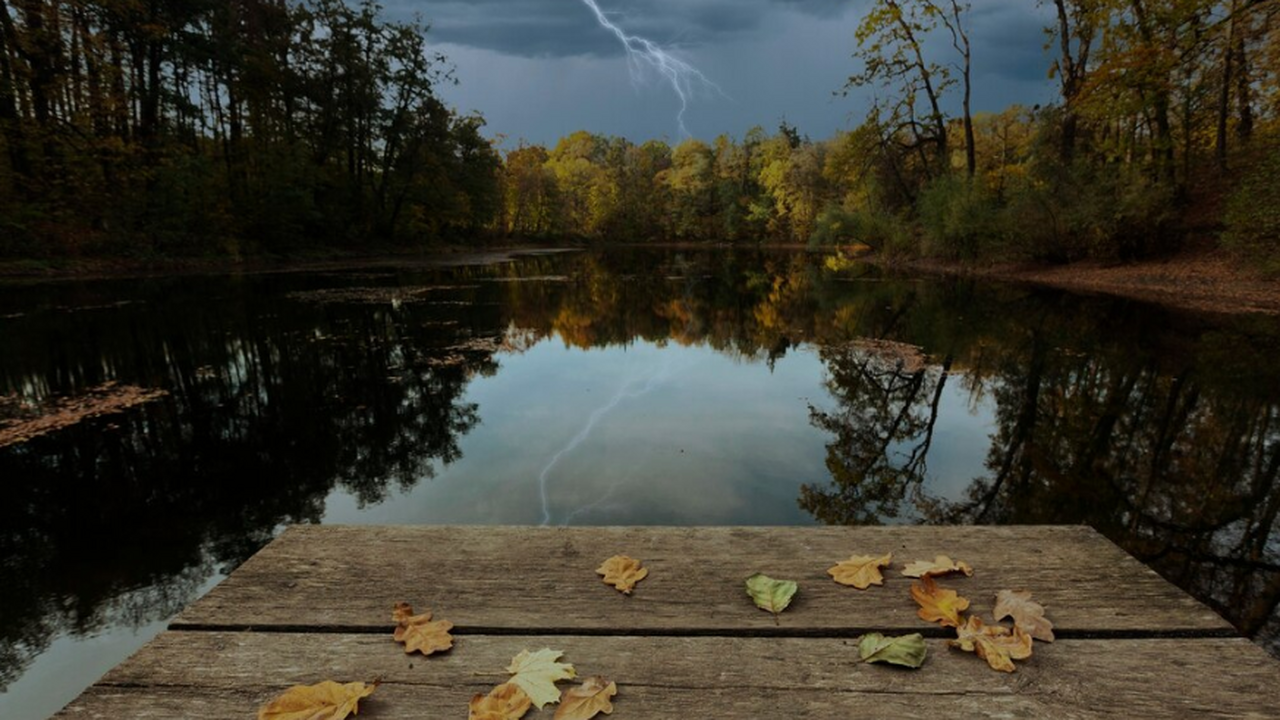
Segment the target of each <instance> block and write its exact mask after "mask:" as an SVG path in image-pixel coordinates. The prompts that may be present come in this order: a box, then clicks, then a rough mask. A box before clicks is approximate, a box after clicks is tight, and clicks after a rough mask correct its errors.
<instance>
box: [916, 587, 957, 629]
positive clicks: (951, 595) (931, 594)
mask: <svg viewBox="0 0 1280 720" xmlns="http://www.w3.org/2000/svg"><path fill="white" fill-rule="evenodd" d="M911 597H913V598H915V601H916V602H917V603H919V604H920V610H919V611H918V613H919V615H920V619H922V620H927V621H929V622H937V623H941V624H942V625H946V626H948V627H960V611H962V610H966V609H968V607H969V601H968V600H966V599H965V598H962V597H960V595H958V594H957V593H956V591H955V590H947V589H945V588H940V587H938V584H937V583H935V582H934V581H933V578H931V577H929V576H928V575H926V576H924V577H923V578H921V580H920V582H918V583H911Z"/></svg>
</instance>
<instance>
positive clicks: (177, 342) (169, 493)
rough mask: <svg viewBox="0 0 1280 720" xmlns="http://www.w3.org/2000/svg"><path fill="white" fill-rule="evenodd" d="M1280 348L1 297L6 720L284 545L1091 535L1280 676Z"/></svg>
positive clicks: (343, 303)
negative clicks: (681, 531)
mask: <svg viewBox="0 0 1280 720" xmlns="http://www.w3.org/2000/svg"><path fill="white" fill-rule="evenodd" d="M1278 351H1280V323H1278V322H1277V320H1276V319H1274V318H1268V317H1259V316H1237V317H1222V316H1205V315H1197V314H1192V313H1185V312H1178V311H1174V310H1169V309H1165V308H1161V307H1157V306H1153V305H1148V304H1144V303H1139V302H1135V301H1129V300H1123V299H1115V298H1105V297H1087V296H1080V295H1073V294H1070V293H1065V292H1061V291H1056V290H1050V289H1044V288H1032V287H1021V286H1014V285H1005V284H997V283H991V282H979V281H973V280H965V279H937V278H926V277H915V276H911V275H893V274H887V273H885V272H882V271H879V270H877V269H876V268H873V267H871V266H867V265H864V264H860V263H856V262H852V261H848V260H846V259H844V258H841V257H838V256H830V255H825V254H819V253H803V252H781V251H778V252H772V251H756V250H731V249H723V248H722V249H705V250H704V249H698V250H613V251H607V252H606V251H600V252H596V251H591V252H565V253H550V252H548V253H530V254H524V255H518V256H514V257H493V258H490V259H489V261H479V260H478V261H476V262H473V263H465V262H450V263H448V264H440V265H425V264H422V263H416V264H414V265H412V266H410V267H396V266H394V265H388V266H385V267H379V266H375V267H361V268H359V269H351V270H330V271H312V272H288V273H283V272H282V273H268V274H248V275H232V276H195V277H181V278H170V279H129V280H101V281H74V282H72V281H66V282H51V283H36V284H8V285H0V488H2V489H3V492H4V495H5V498H4V501H3V503H0V560H2V562H3V564H2V565H0V687H3V688H4V690H3V692H0V717H4V718H6V720H23V719H25V718H44V717H47V716H48V715H49V714H51V713H53V712H55V711H56V710H58V709H59V708H60V707H61V706H62V705H63V704H65V703H66V702H68V701H70V700H71V699H72V698H73V697H74V696H75V695H76V694H78V693H79V692H80V691H81V690H82V689H83V688H84V687H86V686H88V685H89V684H91V683H92V682H93V681H94V680H96V679H97V678H98V677H99V676H100V675H101V674H102V673H103V672H105V671H106V670H107V669H109V668H110V667H112V666H113V665H115V664H116V663H118V662H120V661H121V660H123V659H124V658H125V657H127V656H128V655H129V654H130V653H131V652H133V651H134V650H136V649H137V648H138V647H140V646H141V645H142V644H143V643H145V642H146V641H147V640H148V639H149V638H151V637H152V636H154V635H155V634H156V633H158V632H159V631H160V630H161V629H163V627H164V625H165V623H166V621H167V620H168V619H169V618H170V617H172V616H173V615H174V614H175V613H177V612H178V611H180V610H181V609H182V608H183V607H184V606H185V605H187V604H188V603H190V602H192V601H193V600H195V599H196V598H197V597H199V596H200V595H201V594H203V593H204V592H207V591H208V590H209V589H210V588H211V587H212V586H213V585H215V584H216V583H217V582H218V581H219V580H220V579H221V578H223V577H225V575H226V574H227V573H228V572H230V571H231V570H232V569H234V568H235V567H236V566H237V565H238V564H239V563H241V562H243V561H244V560H245V559H246V558H248V557H249V556H250V555H252V554H253V553H254V552H255V551H256V550H257V549H259V548H260V547H262V546H263V545H264V544H266V543H267V542H269V541H270V540H271V538H272V537H273V536H275V535H276V534H277V533H279V532H280V531H281V529H282V528H283V527H285V526H286V525H288V524H291V523H357V524H359V523H374V524H384V523H409V524H416V523H432V524H527V525H618V524H669V525H805V524H821V523H831V524H868V523H884V524H890V523H961V524H965V523H1002V524H1024V523H1058V524H1064V523H1065V524H1075V523H1083V524H1088V525H1091V526H1093V527H1095V528H1097V529H1098V530H1099V531H1101V532H1102V533H1104V534H1105V535H1106V536H1107V537H1109V538H1110V539H1112V540H1113V541H1115V542H1116V543H1118V544H1120V545H1121V546H1122V547H1123V548H1124V549H1126V550H1127V551H1128V552H1130V553H1131V554H1133V555H1134V556H1136V557H1137V558H1138V559H1140V560H1141V561H1142V562H1144V563H1146V564H1147V565H1148V566H1149V567H1151V568H1152V569H1153V570H1155V571H1156V572H1158V573H1160V574H1161V575H1163V576H1164V577H1166V578H1168V579H1169V580H1170V581H1171V582H1173V583H1174V584H1176V585H1178V586H1179V587H1181V588H1183V589H1185V590H1186V591H1188V592H1190V593H1191V594H1193V595H1195V596H1196V597H1197V598H1199V599H1200V600H1202V601H1204V602H1206V603H1207V604H1209V605H1210V606H1212V607H1213V608H1214V609H1215V610H1217V611H1218V612H1219V613H1221V614H1223V615H1224V616H1225V617H1226V618H1228V619H1229V620H1230V621H1231V622H1232V623H1234V624H1235V625H1236V626H1237V627H1238V628H1240V629H1241V631H1242V632H1244V633H1246V634H1248V635H1249V636H1251V637H1254V638H1255V639H1256V640H1257V641H1258V642H1260V643H1262V644H1263V645H1264V646H1265V647H1267V648H1268V649H1269V650H1270V651H1271V652H1272V653H1273V654H1276V655H1280V613H1278V612H1277V602H1278V601H1280V540H1278V539H1277V534H1276V532H1275V531H1276V530H1277V526H1278V524H1277V516H1278V515H1280V484H1278V482H1277V479H1278V475H1280V372H1277V364H1276V362H1275V358H1276V357H1277V356H1278ZM5 427H7V428H8V440H7V441H6V440H4V438H5V434H4V432H5V431H4V428H5ZM14 428H20V431H15V430H14ZM959 559H963V558H959ZM978 571H979V572H981V568H979V569H978ZM1070 580H1071V579H1070V578H1063V582H1070ZM1152 612H1160V608H1152ZM1050 614H1052V608H1050ZM246 712H251V709H248V708H247V709H246Z"/></svg>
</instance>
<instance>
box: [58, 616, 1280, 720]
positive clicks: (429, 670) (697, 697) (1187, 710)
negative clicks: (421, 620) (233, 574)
mask: <svg viewBox="0 0 1280 720" xmlns="http://www.w3.org/2000/svg"><path fill="white" fill-rule="evenodd" d="M542 647H553V648H556V649H559V650H564V651H565V659H566V660H567V661H569V662H572V663H574V664H575V665H576V667H577V669H578V671H579V674H580V675H583V676H585V675H589V674H601V675H605V676H606V677H609V678H611V679H614V680H616V681H617V682H618V683H619V686H620V688H621V689H620V693H619V695H618V697H617V698H616V701H617V712H618V713H619V717H621V716H623V715H624V714H625V717H641V718H670V717H707V718H712V717H719V718H731V717H770V716H776V715H779V714H785V716H786V717H803V718H847V717H852V716H858V715H867V714H870V715H872V716H922V715H929V716H936V717H995V716H1000V717H1010V716H1019V717H1055V718H1073V717H1106V716H1116V717H1276V714H1277V710H1276V708H1275V706H1274V702H1275V698H1274V696H1273V693H1272V692H1270V691H1269V690H1268V689H1269V688H1270V689H1274V688H1276V687H1280V663H1277V662H1275V661H1274V660H1272V659H1271V658H1269V657H1268V656H1266V654H1265V653H1264V652H1263V651H1262V650H1261V649H1259V648H1258V647H1256V646H1254V645H1253V644H1252V643H1250V642H1248V641H1247V640H1243V639H1239V638H1235V639H1216V638H1214V639H1209V638H1206V639H1147V640H1061V641H1059V642H1057V643H1053V644H1052V645H1046V644H1040V643H1037V644H1036V648H1035V650H1036V654H1035V656H1034V657H1032V658H1031V659H1030V660H1028V661H1025V662H1023V663H1020V664H1019V670H1018V672H1017V673H1015V674H1012V675H1006V674H1004V673H997V672H994V671H992V670H990V669H988V668H987V667H986V664H985V663H983V662H982V661H981V660H979V659H977V658H976V657H974V656H972V655H969V654H966V653H961V652H959V651H956V650H949V649H947V648H946V647H945V643H944V642H943V641H942V640H932V641H930V648H929V651H930V657H929V660H928V661H927V663H926V665H925V666H924V668H922V669H921V670H919V671H906V670H901V669H897V668H891V667H885V666H878V665H866V664H862V663H858V662H856V653H855V651H854V649H853V647H852V643H851V642H850V641H846V640H836V639H818V638H722V637H721V638H717V637H701V638H653V637H583V636H568V637H564V636H561V637H555V636H552V637H510V636H501V637H494V636H473V637H465V638H460V639H459V641H458V644H457V646H456V647H455V649H454V650H453V651H452V652H450V653H449V654H446V655H439V656H433V657H431V658H423V657H421V656H416V655H415V656H406V655H405V654H404V653H403V652H402V651H401V650H400V647H399V646H398V645H396V644H394V643H393V642H392V641H391V640H390V638H389V637H386V636H376V635H366V634H359V635H350V634H316V633H310V634H307V633H258V632H242V633H227V632H169V633H165V634H163V635H161V636H160V637H159V638H157V640H156V641H155V642H153V643H152V644H151V645H149V646H147V648H145V649H144V650H143V651H141V652H140V653H138V654H137V655H136V656H134V657H133V658H132V659H130V660H129V661H127V662H126V663H124V664H123V665H121V666H120V667H118V668H116V669H115V670H113V671H112V672H111V673H109V674H108V675H107V676H106V677H105V678H104V679H103V681H102V682H101V683H99V685H97V686H95V687H94V688H93V689H91V690H90V691H89V692H87V693H86V694H85V695H83V696H81V698H79V699H78V700H77V701H76V702H75V703H73V704H72V705H71V706H69V707H68V708H67V709H66V710H64V711H63V712H62V713H61V714H60V715H59V716H58V717H60V718H121V717H128V718H171V717H184V718H191V719H192V720H202V719H204V718H230V717H249V716H251V714H252V712H253V710H254V709H255V708H256V707H258V706H259V705H260V704H261V703H263V702H265V701H266V700H268V699H270V698H271V697H273V696H274V695H276V694H277V693H279V692H280V691H282V690H283V689H285V688H287V687H288V686H290V685H293V684H298V683H312V682H317V681H319V680H322V679H326V678H333V679H339V680H344V681H346V680H369V679H372V678H374V677H380V678H382V682H383V685H382V687H380V688H379V689H378V691H377V693H375V695H374V696H373V698H372V699H371V701H370V702H368V704H367V705H365V706H364V707H363V708H362V712H361V714H360V717H361V718H364V717H369V718H405V719H406V720H407V719H408V718H422V717H463V716H464V713H465V712H466V711H465V708H466V703H467V700H468V699H469V698H470V697H471V696H472V695H473V694H474V693H477V692H484V691H486V690H487V689H488V688H490V687H492V686H493V685H495V684H497V683H499V682H502V681H503V680H505V678H506V675H505V673H503V671H502V669H503V668H504V667H505V666H506V664H507V663H508V662H509V661H510V659H511V657H512V656H514V655H515V654H516V653H518V652H519V651H520V650H522V649H525V648H530V649H537V648H542Z"/></svg>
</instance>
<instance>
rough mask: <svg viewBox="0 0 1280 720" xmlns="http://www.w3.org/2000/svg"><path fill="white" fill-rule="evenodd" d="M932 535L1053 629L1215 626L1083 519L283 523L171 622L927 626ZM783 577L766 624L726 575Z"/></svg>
mask: <svg viewBox="0 0 1280 720" xmlns="http://www.w3.org/2000/svg"><path fill="white" fill-rule="evenodd" d="M886 552H892V553H893V561H894V562H893V566H892V567H890V568H889V569H888V570H887V571H886V573H885V576H886V583H885V586H884V587H873V588H871V589H869V590H865V591H860V590H855V589H852V588H848V587H843V586H840V585H837V584H836V583H834V582H832V580H831V578H830V577H829V576H828V575H827V573H826V571H827V568H828V567H830V566H831V565H833V564H835V563H836V562H837V561H840V560H845V559H847V558H848V557H849V556H850V555H853V554H881V553H886ZM939 553H946V554H948V555H950V556H951V557H953V558H955V559H957V560H964V561H965V562H968V563H969V564H970V565H972V566H973V567H974V569H975V574H974V576H973V577H972V578H964V577H958V578H945V579H943V580H942V581H941V583H942V584H943V585H945V586H947V587H952V588H954V589H956V590H957V591H959V592H960V594H962V595H964V596H965V597H967V598H969V599H970V600H971V601H972V602H973V605H972V607H971V610H970V611H971V612H974V613H978V614H982V615H984V616H987V617H988V618H989V617H990V612H991V608H992V606H993V605H994V601H995V594H996V592H997V591H998V590H1001V589H1006V588H1007V589H1013V590H1030V591H1031V592H1032V593H1033V594H1034V598H1035V600H1037V601H1038V602H1040V603H1042V604H1043V605H1045V606H1046V607H1047V608H1048V616H1049V617H1050V618H1051V619H1052V620H1053V622H1054V625H1055V629H1056V631H1057V632H1059V633H1060V634H1061V635H1062V636H1063V637H1068V638H1069V637H1087V636H1093V635H1098V636H1145V635H1151V636H1181V635H1187V636H1206V635H1219V636H1223V635H1231V634H1233V631H1232V629H1231V628H1230V626H1229V625H1228V624H1227V623H1226V622H1225V621H1224V620H1222V619H1221V618H1220V617H1219V616H1218V615H1217V614H1215V613H1214V612H1213V611H1211V610H1209V609H1208V608H1206V607H1205V606H1203V605H1201V604H1200V603H1198V602H1196V601H1195V600H1194V599H1193V598H1191V597H1189V596H1187V595H1186V594H1185V593H1183V592H1182V591H1181V590H1179V589H1177V588H1176V587H1174V586H1173V585H1171V584H1169V583H1168V582H1166V581H1165V580H1164V579H1162V578H1160V577H1159V576H1158V575H1156V574H1155V573H1154V572H1152V571H1151V570H1150V569H1148V568H1147V567H1145V566H1144V565H1142V564H1141V563H1139V562H1138V561H1136V560H1134V559H1133V558H1132V557H1130V556H1129V555H1127V554H1126V553H1124V552H1123V551H1122V550H1120V549H1119V548H1117V547H1116V546H1115V545H1113V544H1112V543H1111V542H1109V541H1107V540H1106V539H1105V538H1103V537H1102V536H1101V535H1099V534H1098V533H1096V532H1095V531H1093V530H1092V529H1090V528H1087V527H1083V526H1062V527H1044V526H1036V527H836V528H828V527H823V528H816V527H806V528H637V527H612V528H520V527H344V526H299V527H293V528H290V529H289V530H287V531H286V532H285V533H284V534H283V535H282V536H281V537H280V538H279V539H277V540H276V541H275V542H273V543H272V544H271V545H269V546H268V547H266V548H264V549H263V550H262V551H261V552H259V553H258V554H257V555H255V556H254V557H253V558H251V559H250V560H249V561H248V562H246V563H245V564H244V565H242V566H241V567H240V568H239V569H238V570H236V571H235V572H234V573H232V575H231V576H230V577H229V578H227V580H225V581H224V582H223V583H222V584H221V585H219V586H218V587H217V588H215V589H214V590H213V591H212V592H210V593H209V594H208V595H207V596H206V597H205V598H203V599H202V600H200V601H198V602H197V603H196V604H195V605H193V606H192V607H191V608H189V609H188V610H187V611H186V612H184V613H183V614H182V615H181V616H179V618H177V619H176V620H175V621H174V623H173V627H174V628H184V627H186V628H206V629H220V628H227V629H241V628H268V629H269V628H276V629H306V628H317V629H329V630H350V631H361V630H364V631H377V630H379V629H382V628H385V627H388V626H389V625H390V612H391V607H392V605H393V604H394V603H396V602H397V601H406V602H409V603H412V604H413V605H414V607H416V608H430V609H431V610H432V611H433V612H435V613H436V614H437V615H438V616H439V617H443V618H447V619H448V620H450V621H452V622H453V623H454V624H455V626H456V627H457V632H458V633H460V634H468V633H475V634H500V633H528V634H535V633H561V632H564V633H571V634H578V633H588V634H589V633H609V634H640V635H643V634H650V633H653V634H685V635H687V634H730V633H733V634H743V635H751V634H757V635H779V636H807V635H813V636H827V637H830V636H841V637H853V636H856V635H859V634H861V633H863V632H865V631H867V630H882V631H884V630H892V631H897V630H905V631H916V630H919V631H924V632H933V633H935V634H938V633H939V632H940V631H939V630H938V628H937V627H936V626H934V625H932V624H929V623H924V622H923V621H921V620H919V619H918V618H917V617H916V614H915V605H914V603H912V602H911V599H910V596H909V587H910V583H911V579H910V578H906V577H903V576H902V567H903V565H904V564H905V563H907V562H910V561H912V560H921V559H926V560H931V559H932V558H933V557H934V556H935V555H937V554H939ZM614 554H627V555H630V556H632V557H636V558H639V559H641V560H642V561H643V562H644V564H645V566H646V567H648V568H649V570H650V573H649V577H648V578H646V579H645V580H644V581H643V582H641V583H640V584H639V585H638V586H637V588H636V591H635V594H634V595H632V596H630V597H626V596H623V595H621V594H619V593H617V592H616V591H614V590H612V589H611V588H609V587H608V586H606V585H604V584H603V583H602V582H600V579H599V576H597V575H596V574H595V568H596V567H597V566H598V565H599V564H600V562H601V561H602V560H604V559H606V558H608V557H609V556H611V555H614ZM757 571H759V572H764V573H767V574H769V575H772V576H773V577H777V578H785V579H792V580H797V581H799V583H800V592H799V594H798V595H797V597H796V599H795V601H794V602H793V604H792V606H791V608H790V609H788V610H787V611H786V612H785V613H784V614H783V615H782V616H781V618H780V622H779V623H778V624H776V625H775V623H774V620H773V618H772V616H770V615H769V614H768V613H764V612H761V611H759V610H757V609H755V608H754V606H753V605H752V604H751V601H750V599H749V598H748V597H747V595H746V593H745V591H744V590H743V581H744V579H745V578H746V577H747V576H749V575H751V574H752V573H754V572H757Z"/></svg>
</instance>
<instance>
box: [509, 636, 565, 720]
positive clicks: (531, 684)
mask: <svg viewBox="0 0 1280 720" xmlns="http://www.w3.org/2000/svg"><path fill="white" fill-rule="evenodd" d="M563 654H564V653H563V652H561V651H559V650H549V649H543V650H539V651H537V652H532V653H531V652H529V651H528V650H521V651H520V654H519V655H517V656H515V658H513V659H512V660H511V664H510V665H508V666H507V672H509V673H511V682H513V683H515V684H516V685H518V686H519V687H520V689H521V690H523V691H525V693H527V694H528V695H529V699H530V700H532V701H533V704H534V705H535V706H537V708H538V709H539V710H541V709H542V706H543V705H546V704H547V703H553V702H559V701H560V690H559V689H558V688H556V682H557V681H559V680H571V679H573V678H575V677H577V672H576V671H575V670H574V669H573V666H572V665H570V664H568V663H562V662H556V661H557V660H559V659H560V656H561V655H563Z"/></svg>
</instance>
